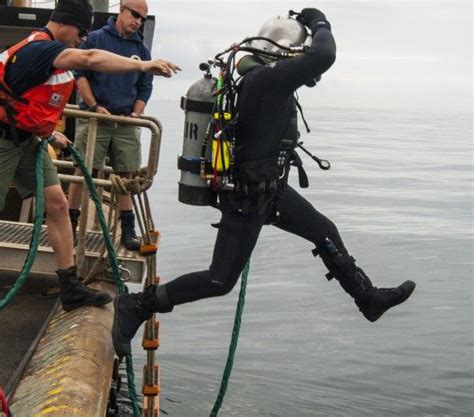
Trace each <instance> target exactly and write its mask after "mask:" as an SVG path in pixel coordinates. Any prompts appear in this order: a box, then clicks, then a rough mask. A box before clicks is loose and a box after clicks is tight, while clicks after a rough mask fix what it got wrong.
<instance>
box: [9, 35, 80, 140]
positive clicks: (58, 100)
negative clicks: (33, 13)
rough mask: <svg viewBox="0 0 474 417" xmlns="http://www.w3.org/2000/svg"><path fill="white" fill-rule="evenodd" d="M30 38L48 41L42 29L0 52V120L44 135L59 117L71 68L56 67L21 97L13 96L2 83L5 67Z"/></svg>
mask: <svg viewBox="0 0 474 417" xmlns="http://www.w3.org/2000/svg"><path fill="white" fill-rule="evenodd" d="M33 41H51V37H50V36H49V35H48V34H47V33H46V32H33V33H32V34H31V35H30V36H28V38H26V39H24V40H23V41H21V42H19V43H17V44H16V45H14V46H12V47H11V48H9V49H7V50H6V51H5V52H3V53H2V54H0V122H2V123H5V124H9V125H12V126H13V127H15V128H16V129H21V130H25V131H27V132H31V133H33V134H35V135H39V136H42V137H46V136H49V135H50V134H51V133H52V131H53V130H54V127H55V126H56V124H57V122H58V121H59V119H60V118H61V115H62V112H63V110H64V107H65V106H66V104H67V102H68V100H69V98H70V97H71V94H72V92H73V90H74V86H75V81H74V75H73V73H72V71H65V70H58V69H57V70H55V71H54V72H53V73H52V74H51V76H50V77H49V78H48V79H47V80H46V81H45V82H44V83H42V84H40V85H37V86H35V87H33V88H31V89H29V90H27V91H25V92H24V93H23V94H22V95H21V96H17V95H15V94H14V93H13V92H12V91H11V89H10V87H9V86H8V85H7V84H6V83H5V70H6V67H7V64H8V62H9V61H10V60H11V59H12V58H13V57H15V54H16V53H17V52H18V51H19V50H20V49H21V48H23V47H24V46H26V45H27V44H29V43H30V42H33Z"/></svg>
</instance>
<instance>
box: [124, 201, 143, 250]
mask: <svg viewBox="0 0 474 417" xmlns="http://www.w3.org/2000/svg"><path fill="white" fill-rule="evenodd" d="M120 221H121V223H122V236H121V238H120V243H121V244H122V245H123V246H125V248H127V249H128V250H133V251H137V250H139V249H140V245H141V241H140V239H139V238H138V237H137V235H136V233H135V214H134V213H133V211H132V210H126V211H122V212H120Z"/></svg>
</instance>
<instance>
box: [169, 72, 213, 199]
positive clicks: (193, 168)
mask: <svg viewBox="0 0 474 417" xmlns="http://www.w3.org/2000/svg"><path fill="white" fill-rule="evenodd" d="M202 65H206V64H201V66H202ZM208 68H209V67H207V69H208ZM201 69H204V68H201ZM215 87H216V81H215V80H214V79H213V78H212V76H211V73H210V71H209V70H208V71H207V72H206V73H205V74H204V77H203V78H201V79H200V80H198V81H196V82H195V83H194V84H192V85H191V87H190V88H189V90H188V92H187V93H186V96H185V97H181V108H182V109H183V110H184V112H185V116H184V132H183V151H182V154H181V156H180V157H179V158H178V169H180V170H181V179H180V181H179V191H178V200H179V201H180V202H181V203H184V204H191V205H194V206H208V205H214V204H215V203H216V197H217V196H216V193H215V192H214V191H213V190H212V189H211V188H210V187H209V185H208V181H207V179H206V178H202V176H201V172H200V171H201V160H202V158H204V159H205V161H203V162H204V165H205V167H206V168H207V169H208V168H209V167H210V165H211V158H212V153H211V152H212V150H211V147H207V149H206V150H205V155H204V156H202V149H203V142H204V140H205V138H206V136H207V134H208V132H207V133H206V131H207V130H208V126H209V120H210V118H211V114H212V111H213V108H214V102H215V97H214V96H213V95H212V93H213V91H214V90H215Z"/></svg>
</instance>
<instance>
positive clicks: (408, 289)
mask: <svg viewBox="0 0 474 417" xmlns="http://www.w3.org/2000/svg"><path fill="white" fill-rule="evenodd" d="M277 208H278V212H279V217H278V221H277V223H276V224H275V226H277V227H279V228H281V229H283V230H285V231H288V232H290V233H294V234H296V235H298V236H300V237H302V238H304V239H306V240H309V241H310V242H313V243H314V244H315V245H316V249H315V250H314V251H313V254H314V255H315V256H317V255H319V256H321V259H322V260H323V262H324V265H325V266H326V268H327V269H328V270H329V273H328V274H327V275H326V276H327V278H328V279H332V278H336V279H337V280H338V281H339V284H340V285H341V287H342V288H343V289H344V291H346V292H347V293H348V294H349V295H350V296H351V297H352V298H354V301H355V303H356V305H357V306H358V307H359V310H360V311H361V312H362V314H363V315H364V316H365V318H367V320H369V321H372V322H374V321H376V320H377V319H378V318H380V316H381V315H382V314H383V313H385V312H386V311H387V310H388V309H389V308H391V307H394V306H396V305H398V304H401V303H403V302H404V301H406V300H407V299H408V297H409V296H410V295H411V293H412V292H413V290H414V289H415V283H414V282H413V281H405V282H404V283H402V284H401V285H399V286H398V287H395V288H376V287H374V286H373V285H372V282H371V281H370V279H369V277H368V276H367V275H366V274H365V272H364V271H363V270H362V269H361V268H359V267H358V266H356V263H355V259H354V258H353V257H352V256H350V255H349V253H348V251H347V249H346V248H345V246H344V243H343V242H342V239H341V237H340V235H339V231H338V230H337V227H336V225H335V224H334V223H333V222H332V221H331V220H329V219H328V218H327V217H325V216H324V215H322V214H321V213H319V212H318V211H317V210H316V209H315V208H314V207H313V206H312V204H310V203H309V202H308V201H307V200H305V199H304V198H303V197H302V196H301V195H300V194H298V193H297V192H296V191H295V190H294V189H292V188H291V187H288V189H287V190H286V191H285V194H284V196H283V198H282V200H281V201H280V202H279V203H278V205H277Z"/></svg>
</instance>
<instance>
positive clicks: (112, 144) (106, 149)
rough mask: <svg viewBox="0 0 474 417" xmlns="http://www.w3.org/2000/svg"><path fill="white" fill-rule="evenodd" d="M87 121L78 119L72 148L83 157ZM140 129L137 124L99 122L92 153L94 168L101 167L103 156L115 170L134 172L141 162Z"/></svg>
mask: <svg viewBox="0 0 474 417" xmlns="http://www.w3.org/2000/svg"><path fill="white" fill-rule="evenodd" d="M88 128H89V121H88V120H84V119H78V120H77V124H76V136H75V140H74V148H76V150H77V151H78V152H79V153H80V154H81V155H82V157H84V155H85V149H86V143H87V132H88ZM140 133H141V129H140V127H138V126H130V125H123V124H119V123H113V122H99V123H98V126H97V139H96V145H95V153H94V163H93V168H94V169H101V168H102V167H103V165H104V160H105V157H106V156H108V157H109V160H110V165H111V166H112V168H113V170H114V171H115V172H135V171H138V169H139V168H140V163H141V145H140Z"/></svg>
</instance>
